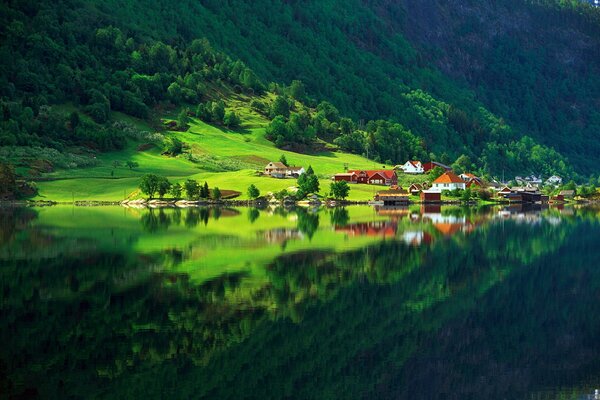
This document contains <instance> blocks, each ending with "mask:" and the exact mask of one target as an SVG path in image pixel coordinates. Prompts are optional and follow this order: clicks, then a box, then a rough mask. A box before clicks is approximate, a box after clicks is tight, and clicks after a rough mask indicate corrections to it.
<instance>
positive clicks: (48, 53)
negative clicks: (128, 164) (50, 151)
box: [0, 0, 600, 176]
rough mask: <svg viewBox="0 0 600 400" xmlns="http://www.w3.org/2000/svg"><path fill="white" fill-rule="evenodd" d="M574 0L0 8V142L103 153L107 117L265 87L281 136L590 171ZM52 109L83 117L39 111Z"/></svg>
mask: <svg viewBox="0 0 600 400" xmlns="http://www.w3.org/2000/svg"><path fill="white" fill-rule="evenodd" d="M577 4H578V5H575V2H573V3H567V2H558V1H550V0H548V1H544V2H542V1H537V2H533V1H530V2H528V1H522V0H521V1H519V0H501V1H498V2H494V3H493V4H491V3H489V2H483V3H480V2H459V1H456V2H453V1H451V2H442V1H434V2H427V3H425V2H422V1H411V0H403V1H399V2H392V1H385V0H381V1H372V2H359V1H358V0H352V1H345V2H341V1H338V0H326V1H309V2H296V1H289V2H285V3H280V2H277V1H270V0H258V1H252V2H250V1H229V2H223V1H216V0H214V1H212V0H203V1H191V0H188V1H181V2H177V3H172V2H169V1H165V0H161V1H154V2H148V1H144V0H133V1H127V2H125V1H117V0H108V1H102V2H99V1H94V0H89V1H83V0H71V1H57V2H49V1H32V2H19V1H13V2H11V1H9V2H4V3H3V4H2V5H1V6H0V7H1V9H2V13H1V14H2V21H1V22H2V24H1V26H0V36H1V37H2V46H1V49H0V53H1V54H2V57H1V59H2V61H1V63H0V95H1V96H2V102H3V106H2V109H3V122H2V124H1V128H2V129H1V132H0V146H14V145H18V146H31V145H41V146H47V147H52V148H55V149H57V150H58V151H64V150H65V148H67V147H69V146H74V145H77V146H87V147H90V146H91V147H92V148H95V149H98V150H110V149H118V148H119V147H120V146H122V143H123V141H124V140H126V139H127V137H126V135H124V134H123V130H122V129H121V128H122V127H120V126H119V125H116V126H115V124H114V121H112V119H111V113H112V112H113V111H120V112H123V113H125V114H129V115H132V116H135V117H138V118H146V119H148V118H151V117H153V116H160V114H161V112H163V111H164V110H165V108H166V109H168V108H173V107H180V106H184V107H188V108H189V109H190V110H196V107H197V105H198V104H205V102H206V101H207V100H211V101H212V100H217V101H218V100H219V99H218V97H219V96H223V98H224V99H225V97H226V96H227V93H228V91H230V92H238V93H239V92H243V93H245V94H247V95H248V96H250V97H252V96H254V95H258V94H261V93H263V92H264V91H266V90H269V91H270V93H271V94H273V95H277V96H278V97H277V98H278V99H279V98H280V99H279V100H280V105H281V104H282V102H285V103H287V105H288V106H284V107H283V108H284V109H279V110H276V111H277V112H275V113H274V112H273V109H277V104H266V105H264V107H262V108H263V109H262V110H261V111H262V112H264V113H265V114H266V115H268V116H269V117H270V118H272V119H273V122H272V123H271V126H270V127H269V130H268V132H269V136H270V137H271V139H272V140H273V141H274V142H275V144H277V145H278V146H280V147H282V146H288V147H290V146H291V148H293V147H294V146H296V145H298V144H300V145H305V144H306V142H307V141H310V140H311V139H312V138H315V137H318V138H321V139H324V140H326V141H329V142H334V143H336V145H338V146H339V148H340V149H342V150H344V151H348V152H354V153H358V154H368V155H369V157H370V158H373V159H375V160H378V161H382V162H384V161H390V162H393V163H398V162H402V161H404V160H405V158H407V157H419V158H423V159H426V158H431V159H435V160H438V161H442V162H446V163H451V162H453V161H455V160H456V159H457V158H459V156H461V155H463V157H462V158H461V159H462V160H463V161H465V160H466V162H464V164H465V165H466V166H467V167H470V168H473V169H475V168H478V169H481V171H482V172H483V171H485V172H489V173H491V174H496V175H500V174H501V173H503V172H506V173H507V174H512V173H515V174H516V173H538V174H544V175H548V174H551V173H558V174H561V175H563V176H573V175H574V174H575V172H577V173H579V174H582V175H586V176H587V175H590V174H597V173H598V170H597V167H595V165H596V161H597V157H598V156H597V154H600V137H599V135H598V134H597V132H598V129H600V113H598V111H597V107H598V103H599V101H600V99H599V93H600V74H599V68H600V67H599V61H598V60H599V59H600V57H599V48H600V44H599V43H600V39H599V38H600V35H599V34H598V32H599V31H600V23H599V22H598V20H599V17H598V10H596V9H593V7H590V6H588V5H580V3H577ZM550 22H551V23H552V24H550ZM549 26H551V28H549ZM203 38H208V41H207V40H204V39H203ZM542 45H543V46H542ZM213 47H214V48H215V49H217V50H214V49H213ZM237 59H240V60H241V61H236V60H237ZM294 80H298V81H301V82H303V84H301V83H299V82H296V83H294V84H292V85H291V86H287V85H290V84H291V83H292V81H294ZM270 81H275V82H278V83H279V84H280V85H279V86H278V85H268V82H270ZM304 85H305V86H306V93H305V92H304ZM323 100H327V101H328V102H329V103H321V102H322V101H323ZM303 103H304V104H305V105H306V106H308V108H305V106H302V104H303ZM319 103H320V104H319ZM64 104H73V105H74V106H75V108H76V110H78V111H80V112H83V113H84V114H85V117H84V116H83V115H82V117H81V118H80V117H79V114H78V113H77V112H74V113H70V114H69V115H66V114H64V113H62V114H61V113H59V112H57V111H53V108H52V107H48V106H49V105H50V106H52V105H64ZM257 106H258V108H259V109H260V108H261V106H260V104H258V105H257ZM298 107H300V108H299V109H298ZM336 108H337V109H336ZM55 109H58V110H60V108H56V107H55ZM338 109H339V112H338V111H337V110H338ZM290 110H291V111H292V113H291V115H290ZM302 110H305V111H304V113H303V111H302ZM311 110H312V111H311ZM199 111H202V110H201V109H199ZM294 111H295V112H294ZM200 114H201V113H200ZM294 114H295V116H294ZM278 116H280V117H281V118H279V119H277V117H278ZM344 116H348V117H351V118H352V119H348V118H344ZM87 117H91V119H90V118H87ZM369 120H371V121H372V122H368V121H369ZM376 120H389V121H390V122H383V121H379V122H377V121H376ZM221 122H223V121H221ZM278 139H279V141H278ZM300 147H302V146H300ZM552 147H554V148H556V150H558V153H557V152H556V151H554V150H553V149H552ZM565 157H566V158H565ZM471 164H472V165H471Z"/></svg>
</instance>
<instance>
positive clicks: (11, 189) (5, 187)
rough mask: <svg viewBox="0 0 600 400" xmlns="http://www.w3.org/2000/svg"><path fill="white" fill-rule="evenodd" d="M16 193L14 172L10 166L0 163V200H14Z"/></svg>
mask: <svg viewBox="0 0 600 400" xmlns="http://www.w3.org/2000/svg"><path fill="white" fill-rule="evenodd" d="M16 192H17V183H16V175H15V170H14V168H13V166H12V165H9V164H5V163H2V162H0V200H1V199H2V198H3V197H7V198H10V199H12V198H14V197H15V196H16Z"/></svg>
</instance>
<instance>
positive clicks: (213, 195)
mask: <svg viewBox="0 0 600 400" xmlns="http://www.w3.org/2000/svg"><path fill="white" fill-rule="evenodd" d="M211 198H212V199H213V200H220V199H221V191H220V190H219V188H218V187H214V188H213V190H212V193H211Z"/></svg>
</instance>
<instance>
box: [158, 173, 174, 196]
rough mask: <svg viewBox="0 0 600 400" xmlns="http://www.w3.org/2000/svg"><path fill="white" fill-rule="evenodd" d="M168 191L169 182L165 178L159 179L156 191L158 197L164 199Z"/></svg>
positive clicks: (169, 187)
mask: <svg viewBox="0 0 600 400" xmlns="http://www.w3.org/2000/svg"><path fill="white" fill-rule="evenodd" d="M170 190H171V182H169V180H168V179H167V178H165V177H164V176H161V177H159V179H158V187H157V190H156V191H157V192H158V196H159V197H161V198H163V197H165V194H167V193H169V191H170Z"/></svg>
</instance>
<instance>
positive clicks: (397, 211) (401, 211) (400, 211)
mask: <svg viewBox="0 0 600 400" xmlns="http://www.w3.org/2000/svg"><path fill="white" fill-rule="evenodd" d="M375 212H376V213H377V215H380V216H385V217H395V218H396V219H398V218H402V217H406V216H407V215H409V214H410V210H409V209H408V206H407V205H392V206H390V205H388V206H375Z"/></svg>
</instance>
